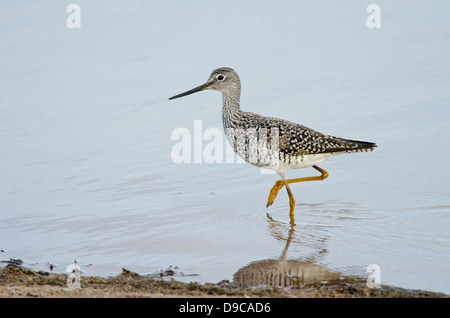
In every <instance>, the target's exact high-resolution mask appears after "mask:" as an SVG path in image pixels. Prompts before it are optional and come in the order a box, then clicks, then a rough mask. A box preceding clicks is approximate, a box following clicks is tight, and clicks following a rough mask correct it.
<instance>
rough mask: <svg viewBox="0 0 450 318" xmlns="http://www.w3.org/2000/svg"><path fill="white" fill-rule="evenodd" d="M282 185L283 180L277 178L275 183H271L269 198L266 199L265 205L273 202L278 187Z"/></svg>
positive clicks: (278, 189)
mask: <svg viewBox="0 0 450 318" xmlns="http://www.w3.org/2000/svg"><path fill="white" fill-rule="evenodd" d="M282 187H284V181H283V180H278V181H277V182H275V184H274V185H273V187H272V189H271V190H270V193H269V198H268V199H267V206H266V207H269V206H271V205H272V204H273V202H274V201H275V198H276V197H277V195H278V192H279V191H280V189H281V188H282Z"/></svg>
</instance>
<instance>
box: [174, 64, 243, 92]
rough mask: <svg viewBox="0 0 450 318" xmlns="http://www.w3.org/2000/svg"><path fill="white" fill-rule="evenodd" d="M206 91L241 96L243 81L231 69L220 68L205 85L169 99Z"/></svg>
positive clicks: (213, 72)
mask: <svg viewBox="0 0 450 318" xmlns="http://www.w3.org/2000/svg"><path fill="white" fill-rule="evenodd" d="M205 89H214V90H216V91H219V92H221V93H223V94H225V95H237V97H238V98H239V95H240V93H241V81H240V79H239V76H238V75H237V73H236V72H235V71H234V70H233V69H232V68H230V67H220V68H217V69H215V70H214V71H212V73H211V75H210V76H209V79H208V80H207V81H206V83H205V84H202V85H200V86H197V87H195V88H193V89H191V90H189V91H187V92H184V93H181V94H178V95H175V96H172V97H170V98H169V99H175V98H179V97H183V96H186V95H190V94H193V93H197V92H200V91H203V90H205Z"/></svg>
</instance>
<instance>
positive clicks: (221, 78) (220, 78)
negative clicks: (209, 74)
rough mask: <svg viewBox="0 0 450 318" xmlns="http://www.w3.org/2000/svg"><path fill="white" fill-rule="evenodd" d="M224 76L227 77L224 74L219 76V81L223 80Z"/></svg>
mask: <svg viewBox="0 0 450 318" xmlns="http://www.w3.org/2000/svg"><path fill="white" fill-rule="evenodd" d="M224 78H225V76H223V75H219V76H217V79H218V80H219V81H223V79H224Z"/></svg>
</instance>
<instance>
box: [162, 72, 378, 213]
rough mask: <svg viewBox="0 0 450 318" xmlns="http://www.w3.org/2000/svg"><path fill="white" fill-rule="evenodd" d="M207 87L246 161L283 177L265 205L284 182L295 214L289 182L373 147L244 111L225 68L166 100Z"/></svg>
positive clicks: (238, 83)
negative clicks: (300, 172) (216, 95)
mask: <svg viewBox="0 0 450 318" xmlns="http://www.w3.org/2000/svg"><path fill="white" fill-rule="evenodd" d="M207 89H213V90H217V91H219V92H221V93H222V122H223V127H224V130H225V134H226V136H227V139H228V142H229V143H230V145H231V147H232V148H233V149H234V151H235V152H236V153H237V154H238V155H239V156H241V157H242V158H243V159H244V160H245V161H247V162H249V163H251V164H253V165H255V166H257V167H262V168H266V169H271V170H275V171H276V172H277V173H278V174H279V175H280V177H281V179H282V180H279V181H277V182H276V183H275V185H274V186H273V187H272V189H271V190H270V194H269V198H268V200H267V207H269V206H270V205H272V203H273V202H274V200H275V198H276V196H277V194H278V192H279V191H280V189H281V188H282V187H286V190H287V193H288V195H289V206H290V215H291V216H293V214H294V208H295V199H294V196H293V195H292V192H291V189H290V187H289V184H291V183H296V182H303V181H314V180H324V179H325V178H327V177H328V172H326V171H325V170H323V169H321V168H319V167H318V166H317V165H316V164H317V163H319V162H321V161H324V160H326V159H329V158H331V157H332V156H334V155H337V154H342V153H353V152H369V151H373V150H374V148H375V147H377V145H376V144H375V143H372V142H366V141H356V140H349V139H344V138H338V137H334V136H329V135H325V134H322V133H320V132H318V131H315V130H313V129H311V128H308V127H305V126H302V125H300V124H297V123H293V122H290V121H287V120H283V119H279V118H274V117H265V116H261V115H258V114H254V113H250V112H245V111H243V110H241V107H240V97H241V81H240V79H239V76H238V75H237V73H236V72H235V71H234V70H233V69H232V68H229V67H221V68H218V69H215V70H214V71H213V72H212V73H211V75H210V77H209V79H208V80H207V81H206V83H204V84H202V85H200V86H198V87H195V88H193V89H191V90H189V91H187V92H184V93H181V94H179V95H175V96H172V97H170V98H169V100H172V99H175V98H179V97H183V96H186V95H190V94H193V93H196V92H200V91H203V90H207ZM255 158H256V159H255ZM307 167H313V168H314V169H316V170H317V171H319V172H320V173H321V175H320V176H313V177H306V178H297V179H287V178H286V171H288V170H291V169H299V168H307Z"/></svg>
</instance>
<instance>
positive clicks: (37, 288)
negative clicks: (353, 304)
mask: <svg viewBox="0 0 450 318" xmlns="http://www.w3.org/2000/svg"><path fill="white" fill-rule="evenodd" d="M67 278H68V275H67V274H57V273H51V272H45V271H35V270H31V269H27V268H24V267H21V266H15V265H8V266H6V267H3V268H0V298H147V297H149V298H180V297H184V298H193V297H195V298H199V297H200V298H207V297H208V298H209V297H222V298H224V297H225V298H261V297H263V298H305V297H306V298H399V297H401V298H448V297H449V295H446V294H443V293H435V292H429V291H423V290H409V289H403V288H398V287H391V286H381V288H372V289H371V288H368V287H367V286H366V284H365V282H363V281H353V282H341V283H336V284H332V285H329V284H326V283H325V284H313V285H310V286H295V287H290V288H289V287H288V288H286V287H285V288H276V287H260V288H240V287H237V286H235V285H234V284H233V283H231V282H228V281H222V282H220V283H217V284H212V283H205V284H200V283H195V282H191V283H184V282H180V281H177V280H175V279H173V278H169V279H167V278H163V277H161V278H154V277H147V276H142V275H139V274H137V273H133V272H131V271H128V270H126V269H123V271H122V273H121V274H119V275H116V276H113V277H97V276H83V277H82V278H81V279H80V281H79V282H80V286H79V288H69V287H68V285H67Z"/></svg>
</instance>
